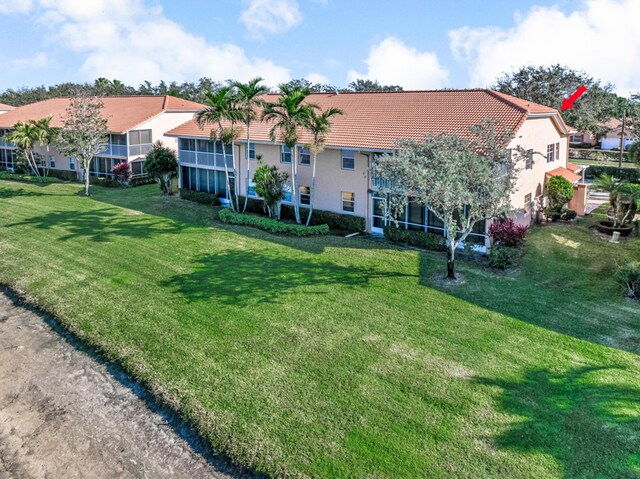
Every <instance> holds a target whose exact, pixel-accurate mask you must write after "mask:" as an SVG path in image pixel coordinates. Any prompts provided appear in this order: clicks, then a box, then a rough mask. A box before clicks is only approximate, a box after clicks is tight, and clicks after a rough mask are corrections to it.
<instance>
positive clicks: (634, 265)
mask: <svg viewBox="0 0 640 479" xmlns="http://www.w3.org/2000/svg"><path fill="white" fill-rule="evenodd" d="M616 280H617V281H618V283H619V284H620V285H621V286H622V287H623V288H625V293H626V295H627V296H629V297H630V298H632V299H640V261H634V262H631V263H627V264H625V265H623V266H620V267H619V268H618V271H617V273H616Z"/></svg>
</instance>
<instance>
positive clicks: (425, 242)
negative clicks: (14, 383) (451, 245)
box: [383, 226, 447, 251]
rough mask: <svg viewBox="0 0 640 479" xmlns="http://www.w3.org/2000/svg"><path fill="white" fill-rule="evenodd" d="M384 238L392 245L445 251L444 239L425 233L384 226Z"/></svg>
mask: <svg viewBox="0 0 640 479" xmlns="http://www.w3.org/2000/svg"><path fill="white" fill-rule="evenodd" d="M383 231H384V237H385V238H386V239H387V240H389V241H391V242H392V243H397V244H405V245H409V246H416V247H418V248H423V249H428V250H432V251H446V249H447V246H446V243H445V239H444V238H443V237H442V236H439V235H437V234H434V233H427V232H425V231H416V230H406V229H404V228H397V227H396V226H385V227H384V228H383Z"/></svg>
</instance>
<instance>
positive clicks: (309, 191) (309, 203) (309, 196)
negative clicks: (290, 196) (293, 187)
mask: <svg viewBox="0 0 640 479" xmlns="http://www.w3.org/2000/svg"><path fill="white" fill-rule="evenodd" d="M302 188H306V190H307V193H303V192H302ZM303 197H305V198H307V200H308V203H304V202H303V201H302V198H303ZM298 202H299V203H300V204H301V205H302V206H310V205H311V187H310V186H300V187H299V188H298Z"/></svg>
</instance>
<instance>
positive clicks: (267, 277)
mask: <svg viewBox="0 0 640 479" xmlns="http://www.w3.org/2000/svg"><path fill="white" fill-rule="evenodd" d="M192 264H193V271H192V272H190V273H186V274H180V275H176V276H173V277H172V278H170V279H169V280H167V281H165V282H164V283H163V284H162V286H164V287H169V288H171V289H172V290H173V291H175V292H176V293H178V294H180V295H182V296H184V297H186V298H188V299H189V300H192V301H193V300H195V301H209V300H215V301H216V302H218V303H221V304H226V305H234V306H241V307H242V306H247V305H249V304H259V303H280V302H282V301H286V295H287V294H297V293H301V294H326V289H327V287H332V286H335V285H341V286H343V287H347V288H361V287H364V286H366V285H367V284H368V283H369V281H371V280H372V279H376V278H388V277H399V276H407V275H404V274H401V273H393V272H380V271H375V270H372V269H367V268H361V267H345V266H339V265H336V264H334V263H332V262H329V261H307V260H299V259H294V258H290V257H283V256H278V255H276V254H261V253H256V252H241V251H228V252H223V253H218V254H204V255H200V256H197V257H196V258H195V259H194V260H193V262H192ZM283 298H285V299H283Z"/></svg>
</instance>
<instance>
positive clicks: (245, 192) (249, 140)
mask: <svg viewBox="0 0 640 479" xmlns="http://www.w3.org/2000/svg"><path fill="white" fill-rule="evenodd" d="M249 128H250V123H247V148H246V151H245V156H246V158H247V180H246V182H245V185H244V206H243V207H242V212H243V213H244V212H245V211H246V210H247V203H248V202H249V182H250V181H251V158H249V145H250V144H251V143H250V142H251V131H250V129H249Z"/></svg>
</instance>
